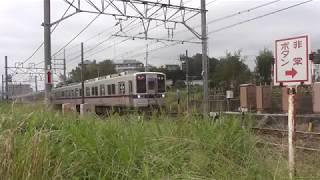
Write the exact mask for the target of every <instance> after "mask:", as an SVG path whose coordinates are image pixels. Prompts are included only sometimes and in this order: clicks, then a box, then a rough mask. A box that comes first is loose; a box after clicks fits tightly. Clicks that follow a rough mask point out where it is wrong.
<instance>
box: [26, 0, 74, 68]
mask: <svg viewBox="0 0 320 180" xmlns="http://www.w3.org/2000/svg"><path fill="white" fill-rule="evenodd" d="M74 1H75V0H73V1H72V3H73V2H74ZM70 8H71V5H69V6H68V8H67V9H66V11H65V12H64V13H63V14H62V16H61V19H62V18H64V17H65V15H66V14H67V13H68V11H69V10H70ZM59 24H60V23H57V24H55V26H54V27H53V29H52V31H51V33H53V32H54V31H55V30H56V29H57V27H58V26H59ZM43 45H44V42H42V43H41V44H40V45H39V46H38V47H37V48H36V50H35V51H34V52H33V53H32V54H31V55H30V56H29V57H28V58H27V59H25V60H24V61H23V64H24V63H26V62H28V61H29V60H30V59H31V58H32V57H33V56H34V55H35V54H36V53H37V52H38V51H39V50H40V49H41V47H42V46H43Z"/></svg>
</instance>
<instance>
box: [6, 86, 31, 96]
mask: <svg viewBox="0 0 320 180" xmlns="http://www.w3.org/2000/svg"><path fill="white" fill-rule="evenodd" d="M32 92H33V90H32V88H31V85H30V84H8V97H9V98H10V97H12V96H18V95H24V94H28V93H32Z"/></svg>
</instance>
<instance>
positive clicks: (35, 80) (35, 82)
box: [34, 76, 38, 92]
mask: <svg viewBox="0 0 320 180" xmlns="http://www.w3.org/2000/svg"><path fill="white" fill-rule="evenodd" d="M34 87H35V91H36V92H38V76H34Z"/></svg>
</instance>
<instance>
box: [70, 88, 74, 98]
mask: <svg viewBox="0 0 320 180" xmlns="http://www.w3.org/2000/svg"><path fill="white" fill-rule="evenodd" d="M73 96H74V91H73V89H72V90H71V97H73Z"/></svg>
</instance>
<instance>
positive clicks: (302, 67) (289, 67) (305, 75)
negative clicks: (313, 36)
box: [274, 36, 311, 85]
mask: <svg viewBox="0 0 320 180" xmlns="http://www.w3.org/2000/svg"><path fill="white" fill-rule="evenodd" d="M308 57H309V54H308V36H299V37H293V38H287V39H280V40H276V42H275V70H274V74H275V84H276V85H279V84H280V83H282V85H299V84H301V83H308V82H309V81H311V76H310V75H311V73H310V70H311V69H310V65H309V64H310V63H309V60H308Z"/></svg>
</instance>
